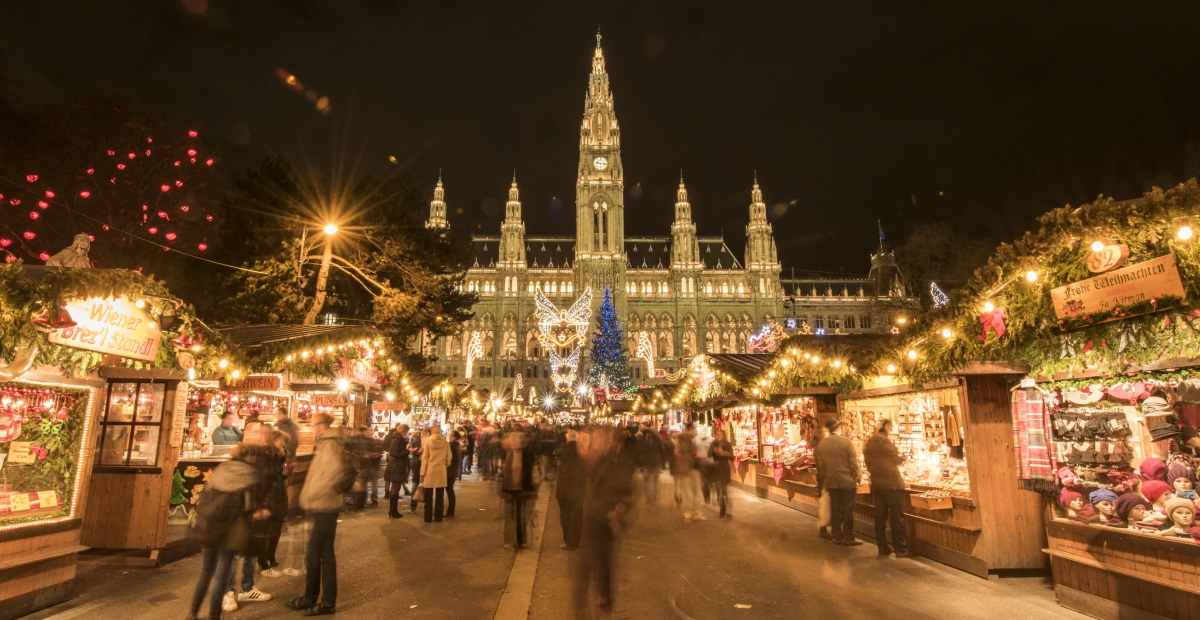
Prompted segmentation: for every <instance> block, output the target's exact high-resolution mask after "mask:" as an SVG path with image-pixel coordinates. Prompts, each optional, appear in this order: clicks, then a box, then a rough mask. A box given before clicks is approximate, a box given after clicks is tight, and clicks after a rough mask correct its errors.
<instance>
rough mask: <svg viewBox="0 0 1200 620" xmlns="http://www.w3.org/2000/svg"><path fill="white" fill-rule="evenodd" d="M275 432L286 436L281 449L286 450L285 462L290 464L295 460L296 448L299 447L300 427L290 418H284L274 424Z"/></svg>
mask: <svg viewBox="0 0 1200 620" xmlns="http://www.w3.org/2000/svg"><path fill="white" fill-rule="evenodd" d="M275 430H277V431H279V432H281V433H283V434H284V435H287V441H286V442H285V443H284V445H283V447H284V448H285V449H286V450H287V460H288V462H289V463H290V462H291V461H293V460H295V458H296V448H297V447H299V445H300V426H299V425H297V424H296V421H295V420H293V419H291V418H284V419H282V420H280V421H278V422H276V423H275Z"/></svg>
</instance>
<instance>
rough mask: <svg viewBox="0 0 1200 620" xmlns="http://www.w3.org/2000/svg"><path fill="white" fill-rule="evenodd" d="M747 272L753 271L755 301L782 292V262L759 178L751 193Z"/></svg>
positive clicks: (751, 281)
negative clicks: (780, 265)
mask: <svg viewBox="0 0 1200 620" xmlns="http://www.w3.org/2000/svg"><path fill="white" fill-rule="evenodd" d="M746 269H747V270H748V271H749V272H750V274H749V275H750V276H751V277H750V286H751V287H753V288H752V290H753V291H754V293H755V294H756V296H757V297H756V298H764V297H765V298H772V297H775V296H776V291H778V290H779V269H780V267H779V259H778V258H777V256H776V252H775V237H774V235H773V234H772V229H771V223H770V222H768V221H767V205H766V203H764V202H763V198H762V190H761V189H759V188H758V175H757V174H756V175H755V177H754V189H752V190H750V223H749V224H747V225H746Z"/></svg>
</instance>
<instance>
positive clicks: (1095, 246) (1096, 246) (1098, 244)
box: [1092, 241, 1104, 252]
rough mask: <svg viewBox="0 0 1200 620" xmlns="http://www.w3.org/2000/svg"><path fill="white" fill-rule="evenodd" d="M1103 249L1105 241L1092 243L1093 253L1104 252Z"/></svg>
mask: <svg viewBox="0 0 1200 620" xmlns="http://www.w3.org/2000/svg"><path fill="white" fill-rule="evenodd" d="M1103 249H1104V242H1103V241H1093V242H1092V251H1093V252H1099V251H1101V250H1103Z"/></svg>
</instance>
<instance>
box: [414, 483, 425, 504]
mask: <svg viewBox="0 0 1200 620" xmlns="http://www.w3.org/2000/svg"><path fill="white" fill-rule="evenodd" d="M412 499H413V501H414V502H423V501H425V485H418V486H417V490H416V491H413V494H412Z"/></svg>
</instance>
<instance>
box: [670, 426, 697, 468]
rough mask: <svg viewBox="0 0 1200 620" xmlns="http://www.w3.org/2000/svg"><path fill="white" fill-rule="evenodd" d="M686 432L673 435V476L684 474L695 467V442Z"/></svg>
mask: <svg viewBox="0 0 1200 620" xmlns="http://www.w3.org/2000/svg"><path fill="white" fill-rule="evenodd" d="M692 439H693V438H692V437H691V436H689V435H688V434H687V433H679V434H678V435H676V436H675V467H674V468H672V469H671V475H673V476H686V475H689V474H690V473H691V472H692V471H693V470H695V469H696V444H695V442H693V441H692Z"/></svg>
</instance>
